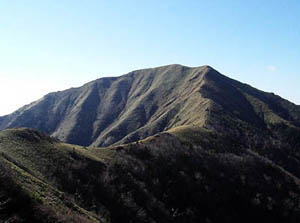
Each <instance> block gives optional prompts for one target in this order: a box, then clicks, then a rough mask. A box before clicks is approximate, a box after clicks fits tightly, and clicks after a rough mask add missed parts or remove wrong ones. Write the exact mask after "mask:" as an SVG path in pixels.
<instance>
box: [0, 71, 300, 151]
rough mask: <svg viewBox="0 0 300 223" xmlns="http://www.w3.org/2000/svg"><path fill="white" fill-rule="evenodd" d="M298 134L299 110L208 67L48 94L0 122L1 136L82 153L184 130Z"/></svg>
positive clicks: (101, 81)
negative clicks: (14, 131) (280, 129)
mask: <svg viewBox="0 0 300 223" xmlns="http://www.w3.org/2000/svg"><path fill="white" fill-rule="evenodd" d="M280 124H283V125H288V126H293V127H296V128H298V127H299V126H300V107H299V106H296V105H294V104H293V103H291V102H288V101H287V100H284V99H282V98H280V97H279V96H276V95H274V94H271V93H265V92H262V91H260V90H257V89H255V88H252V87H251V86H249V85H246V84H243V83H240V82H238V81H235V80H232V79H230V78H228V77H226V76H223V75H222V74H220V73H219V72H217V71H216V70H214V69H213V68H211V67H209V66H202V67H193V68H190V67H186V66H181V65H168V66H163V67H157V68H152V69H144V70H137V71H133V72H130V73H128V74H126V75H123V76H120V77H111V78H100V79H98V80H95V81H92V82H90V83H87V84H85V85H83V86H82V87H79V88H72V89H68V90H65V91H61V92H55V93H50V94H48V95H46V96H44V97H43V98H42V99H40V100H38V101H36V102H33V103H31V104H30V105H26V106H24V107H22V108H20V109H19V110H17V111H16V112H14V113H12V114H10V115H7V116H4V117H0V129H6V128H14V127H29V128H35V129H38V130H40V131H42V132H45V133H47V134H50V135H52V136H54V137H57V138H58V139H60V140H62V141H64V142H68V143H72V144H78V145H83V146H108V145H112V144H122V143H128V142H133V141H136V140H139V139H143V138H146V137H148V136H151V135H154V134H156V133H159V132H162V131H166V130H168V129H171V128H174V127H177V126H181V125H196V126H201V127H206V128H209V129H215V130H217V131H224V132H227V131H231V132H234V134H241V133H244V130H245V128H248V127H246V126H251V127H250V128H251V129H254V128H255V129H260V130H267V129H270V128H272V127H274V126H275V125H280Z"/></svg>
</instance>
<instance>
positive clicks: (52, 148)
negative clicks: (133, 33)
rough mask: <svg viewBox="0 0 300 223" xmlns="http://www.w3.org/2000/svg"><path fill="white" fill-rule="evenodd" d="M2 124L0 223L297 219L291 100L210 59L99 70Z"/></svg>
mask: <svg viewBox="0 0 300 223" xmlns="http://www.w3.org/2000/svg"><path fill="white" fill-rule="evenodd" d="M0 126H1V129H5V130H2V131H0V222H41V223H43V222H78V223H79V222H80V223H85V222H88V223H89V222H106V223H118V222H124V223H135V222H137V223H140V222H145V223H148V222H149V223H150V222H151V223H156V222H157V223H182V222H184V223H195V222H205V223H238V222H245V223H248V222H249V223H250V222H258V221H262V222H272V223H282V222H285V223H298V222H299V221H300V107H299V106H298V105H295V104H293V103H291V102H289V101H287V100H285V99H282V98H281V97H279V96H276V95H274V94H272V93H266V92H263V91H260V90H258V89H255V88H253V87H251V86H249V85H247V84H243V83H240V82H238V81H235V80H232V79H230V78H228V77H226V76H224V75H222V74H220V73H219V72H217V71H216V70H214V69H213V68H211V67H209V66H202V67H195V68H189V67H185V66H181V65H169V66H164V67H158V68H153V69H145V70H139V71H133V72H131V73H128V74H126V75H124V76H120V77H113V78H101V79H98V80H95V81H93V82H90V83H88V84H86V85H84V86H82V87H80V88H73V89H69V90H66V91H62V92H56V93H50V94H48V95H46V96H45V97H43V98H42V99H40V100H38V101H36V102H33V103H32V104H30V105H26V106H24V107H23V108H21V109H19V110H18V111H16V112H14V113H12V114H10V115H8V116H3V117H0ZM20 127H27V128H20ZM28 127H30V128H35V129H38V130H39V131H38V130H34V129H29V128H28ZM40 131H42V132H43V133H41V132H40ZM47 134H49V135H51V136H48V135H47ZM66 142H68V143H73V144H78V145H72V144H68V143H66ZM89 145H92V146H90V147H87V146H89ZM97 146H102V147H101V148H98V147H97ZM103 146H107V147H105V148H104V147H103Z"/></svg>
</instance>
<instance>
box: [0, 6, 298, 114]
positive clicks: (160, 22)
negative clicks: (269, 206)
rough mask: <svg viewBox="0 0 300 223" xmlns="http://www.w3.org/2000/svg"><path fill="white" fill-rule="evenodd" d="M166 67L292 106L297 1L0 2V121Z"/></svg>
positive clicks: (295, 96)
mask: <svg viewBox="0 0 300 223" xmlns="http://www.w3.org/2000/svg"><path fill="white" fill-rule="evenodd" d="M173 63H179V64H183V65H188V66H200V65H204V64H208V65H211V66H213V67H215V68H216V69H217V70H219V71H220V72H221V73H223V74H225V75H227V76H229V77H232V78H235V79H238V80H240V81H242V82H247V83H249V84H251V85H253V86H254V87H257V88H260V89H262V90H265V91H270V92H274V93H276V94H279V95H281V96H282V97H284V98H287V99H289V100H291V101H292V102H294V103H296V104H300V89H299V87H300V72H299V67H298V64H299V63H300V1H299V0H273V1H272V0H252V1H244V0H235V1H234V0H211V1H208V0H207V1H201V0H190V1H188V0H185V1H184V0H182V1H179V0H164V1H156V0H152V1H143V0H137V1H132V0H126V1H124V0H123V1H121V0H119V1H117V0H107V1H101V0H98V1H91V0H87V1H82V0H69V1H67V0H42V1H41V0H35V1H33V0H26V1H25V0H19V1H17V0H0V115H3V114H6V113H9V112H12V111H13V110H15V109H17V108H18V107H20V106H22V105H24V104H26V103H29V102H31V101H33V100H36V99H38V98H40V97H41V96H43V95H44V94H46V93H47V92H49V91H56V90H62V89H65V88H69V87H76V86H80V85H82V84H84V83H85V82H88V81H91V80H93V79H96V78H99V77H103V76H115V75H121V74H124V73H127V72H129V71H132V70H135V69H140V68H147V67H155V66H160V65H166V64H173Z"/></svg>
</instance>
